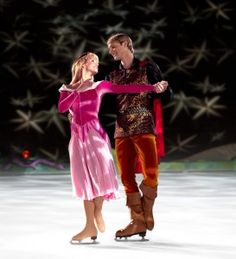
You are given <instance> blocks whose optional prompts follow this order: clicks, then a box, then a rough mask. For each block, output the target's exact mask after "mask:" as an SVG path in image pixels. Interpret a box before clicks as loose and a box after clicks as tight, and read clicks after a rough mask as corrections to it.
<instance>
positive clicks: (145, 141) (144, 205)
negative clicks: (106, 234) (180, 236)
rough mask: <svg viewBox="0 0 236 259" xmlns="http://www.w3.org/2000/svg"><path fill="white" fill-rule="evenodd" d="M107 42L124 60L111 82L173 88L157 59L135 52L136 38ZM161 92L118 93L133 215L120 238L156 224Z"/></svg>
mask: <svg viewBox="0 0 236 259" xmlns="http://www.w3.org/2000/svg"><path fill="white" fill-rule="evenodd" d="M107 46H108V49H109V53H110V54H111V55H112V57H113V58H114V60H115V61H120V64H119V67H117V68H116V69H115V70H113V71H112V72H111V73H110V74H109V80H110V81H111V82H113V83H116V84H134V83H149V84H154V83H156V82H160V83H159V85H160V90H162V91H163V92H164V91H165V90H166V89H167V88H168V89H169V87H168V82H167V81H163V80H162V77H161V72H160V69H159V67H158V66H157V65H156V64H155V63H153V62H150V61H140V60H138V59H137V58H136V57H135V56H134V49H133V44H132V40H131V38H130V37H129V36H128V35H126V34H124V33H118V34H115V35H113V36H111V37H110V38H109V39H108V41H107ZM169 90H170V89H169ZM167 92H169V93H170V91H167ZM160 95H161V94H152V93H141V94H120V95H118V96H117V97H116V105H117V121H116V129H115V135H114V137H115V149H116V156H117V162H118V167H119V170H120V173H121V181H122V183H123V185H124V190H125V193H126V205H127V206H128V208H129V209H130V217H131V222H130V223H129V224H128V225H127V226H126V227H125V228H123V229H120V230H118V231H117V232H116V235H115V236H116V238H122V237H130V236H133V235H140V236H142V237H144V236H145V235H146V230H147V229H148V230H152V229H153V227H154V217H153V212H152V210H153V206H154V202H155V199H156V197H157V188H158V152H160V148H163V145H160V144H161V143H160V142H159V147H158V149H159V150H157V143H156V140H157V141H160V140H162V139H160V138H161V136H159V135H157V132H156V128H155V123H156V124H159V126H158V127H159V129H160V128H162V125H160V124H162V120H161V119H162V118H161V109H160V108H161V106H160V105H161V104H160V97H161V96H160ZM155 100H157V101H155ZM154 105H155V107H156V108H158V109H159V115H156V116H154V114H153V108H154ZM155 120H156V121H155ZM157 120H158V121H157ZM137 159H139V161H140V164H141V168H142V173H143V181H142V183H141V184H140V185H139V186H138V184H137V182H136V180H135V173H136V172H137V171H136V168H137Z"/></svg>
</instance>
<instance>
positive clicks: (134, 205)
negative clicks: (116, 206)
mask: <svg viewBox="0 0 236 259" xmlns="http://www.w3.org/2000/svg"><path fill="white" fill-rule="evenodd" d="M126 195H127V204H126V205H127V206H128V207H129V209H130V216H131V222H130V223H129V224H128V225H127V226H126V227H125V228H124V229H121V230H118V231H117V232H116V238H117V237H120V238H121V237H130V236H133V235H140V236H142V237H144V236H145V235H146V224H145V220H144V212H143V208H142V202H141V195H140V193H139V192H134V193H127V194H126Z"/></svg>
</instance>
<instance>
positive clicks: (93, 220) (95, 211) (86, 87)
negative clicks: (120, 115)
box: [58, 52, 159, 243]
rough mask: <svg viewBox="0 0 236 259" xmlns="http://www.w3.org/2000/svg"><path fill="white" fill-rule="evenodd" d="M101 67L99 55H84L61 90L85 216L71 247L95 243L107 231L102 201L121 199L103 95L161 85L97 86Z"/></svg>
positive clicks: (74, 184)
mask: <svg viewBox="0 0 236 259" xmlns="http://www.w3.org/2000/svg"><path fill="white" fill-rule="evenodd" d="M98 65H99V59H98V56H97V55H96V54H94V53H91V52H88V53H85V54H83V55H82V56H80V57H79V58H77V59H75V61H74V63H73V64H72V81H71V83H70V84H69V85H65V84H63V85H62V87H61V88H60V89H59V92H60V98H59V103H58V110H59V112H61V113H64V112H67V111H69V112H70V113H71V114H72V119H71V139H70V142H69V157H70V172H71V181H72V187H73V193H74V195H75V196H76V197H77V198H80V199H82V200H83V202H84V210H85V215H86V224H85V227H84V229H83V230H82V231H81V232H79V233H78V234H76V235H75V236H73V237H72V240H71V242H72V243H77V242H80V241H82V240H84V239H86V238H91V239H92V240H93V241H95V240H96V239H97V232H98V230H99V231H100V232H104V231H105V223H104V219H103V216H102V205H103V201H104V200H111V199H116V198H118V197H119V192H118V180H117V173H116V169H115V164H114V160H113V156H112V152H111V145H110V142H109V138H108V135H107V134H106V132H105V131H104V129H103V128H102V126H101V124H100V122H99V118H98V112H99V108H100V104H101V99H102V97H103V95H104V94H105V93H117V94H118V93H140V92H148V91H155V92H158V91H159V88H158V87H159V85H158V83H157V84H155V85H153V86H151V85H127V86H124V85H122V87H121V86H119V85H114V84H112V83H110V82H108V81H98V82H94V75H95V74H96V73H97V72H98Z"/></svg>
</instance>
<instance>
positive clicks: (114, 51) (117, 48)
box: [107, 41, 127, 60]
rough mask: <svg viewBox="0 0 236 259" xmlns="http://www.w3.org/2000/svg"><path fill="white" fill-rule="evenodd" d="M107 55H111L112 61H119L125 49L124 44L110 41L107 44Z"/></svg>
mask: <svg viewBox="0 0 236 259" xmlns="http://www.w3.org/2000/svg"><path fill="white" fill-rule="evenodd" d="M107 47H108V50H109V53H110V54H111V55H112V57H113V58H114V60H121V58H122V56H123V53H124V52H125V51H126V49H127V47H126V46H125V44H124V43H120V42H119V41H112V42H109V43H108V44H107Z"/></svg>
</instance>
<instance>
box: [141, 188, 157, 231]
mask: <svg viewBox="0 0 236 259" xmlns="http://www.w3.org/2000/svg"><path fill="white" fill-rule="evenodd" d="M140 190H141V191H142V192H143V197H142V205H143V210H144V218H145V222H146V227H147V229H148V230H152V229H153V228H154V217H153V212H152V209H153V205H154V201H155V199H156V197H157V187H156V188H152V187H149V186H147V185H145V184H144V183H141V185H140Z"/></svg>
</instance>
